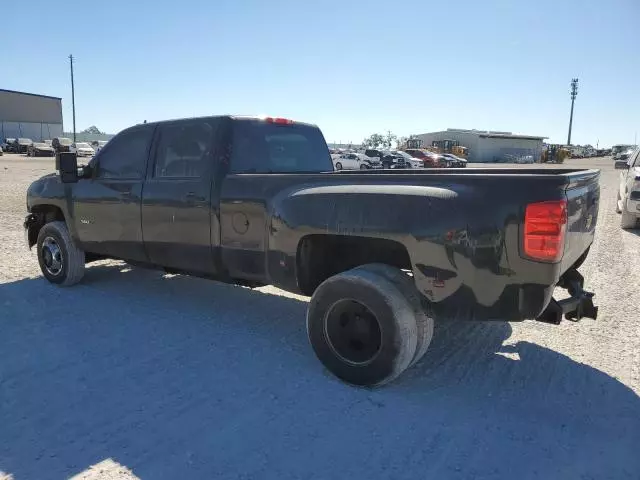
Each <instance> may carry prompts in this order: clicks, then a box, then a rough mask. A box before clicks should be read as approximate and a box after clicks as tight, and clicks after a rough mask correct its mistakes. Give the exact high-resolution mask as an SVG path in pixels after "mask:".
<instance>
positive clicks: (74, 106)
mask: <svg viewBox="0 0 640 480" xmlns="http://www.w3.org/2000/svg"><path fill="white" fill-rule="evenodd" d="M69 62H70V64H71V108H72V109H73V143H76V91H75V87H74V85H73V55H69Z"/></svg>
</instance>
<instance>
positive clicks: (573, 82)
mask: <svg viewBox="0 0 640 480" xmlns="http://www.w3.org/2000/svg"><path fill="white" fill-rule="evenodd" d="M570 93H571V116H570V117H569V137H568V138H567V145H571V127H572V126H573V104H574V102H575V101H576V96H578V79H577V78H572V79H571V92H570Z"/></svg>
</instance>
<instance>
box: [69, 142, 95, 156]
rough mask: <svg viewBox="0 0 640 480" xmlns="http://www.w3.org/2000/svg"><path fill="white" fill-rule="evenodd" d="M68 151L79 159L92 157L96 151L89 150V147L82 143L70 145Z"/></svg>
mask: <svg viewBox="0 0 640 480" xmlns="http://www.w3.org/2000/svg"><path fill="white" fill-rule="evenodd" d="M69 151H70V152H71V153H75V154H76V155H77V156H79V157H93V156H94V155H95V154H96V151H95V150H94V149H93V148H91V145H89V144H88V143H84V142H79V143H72V144H71V146H70V147H69Z"/></svg>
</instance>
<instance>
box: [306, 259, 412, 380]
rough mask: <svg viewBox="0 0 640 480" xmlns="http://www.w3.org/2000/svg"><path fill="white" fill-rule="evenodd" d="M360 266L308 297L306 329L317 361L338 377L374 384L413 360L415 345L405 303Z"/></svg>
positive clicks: (400, 295)
mask: <svg viewBox="0 0 640 480" xmlns="http://www.w3.org/2000/svg"><path fill="white" fill-rule="evenodd" d="M369 267H371V266H369V265H366V266H363V267H358V268H355V269H353V270H349V271H347V272H343V273H339V274H338V275H334V276H333V277H330V278H328V279H327V280H325V281H324V282H323V283H322V284H320V286H319V287H318V288H317V289H316V291H315V293H314V294H313V296H312V297H311V301H310V303H309V309H308V311H307V333H308V335H309V341H310V342H311V346H312V347H313V350H314V352H315V354H316V356H317V357H318V359H319V360H320V361H321V362H322V364H323V365H324V366H325V367H326V368H327V369H328V370H329V371H330V372H331V373H333V374H334V375H335V376H336V377H338V378H340V379H341V380H343V381H345V382H347V383H350V384H353V385H360V386H369V387H373V386H379V385H383V384H385V383H388V382H390V381H392V380H393V379H395V378H396V377H398V375H400V374H401V373H402V372H403V371H404V370H406V368H407V367H409V365H411V363H412V362H413V360H414V358H415V355H416V347H417V343H418V331H417V325H416V317H415V312H414V309H413V306H412V305H411V302H410V301H409V300H408V299H407V297H406V296H405V295H404V292H402V291H401V290H400V289H399V288H398V286H397V285H396V284H394V283H393V282H391V281H389V280H388V279H387V278H385V276H384V275H382V274H380V273H379V272H378V271H376V268H369Z"/></svg>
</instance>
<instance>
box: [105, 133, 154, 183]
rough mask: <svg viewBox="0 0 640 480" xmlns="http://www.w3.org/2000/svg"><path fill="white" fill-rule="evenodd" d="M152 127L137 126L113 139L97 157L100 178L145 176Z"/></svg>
mask: <svg viewBox="0 0 640 480" xmlns="http://www.w3.org/2000/svg"><path fill="white" fill-rule="evenodd" d="M152 133H153V129H152V128H148V127H145V128H135V129H132V130H127V131H124V132H122V133H120V134H118V135H116V136H115V137H113V139H111V141H110V142H109V143H108V145H106V146H105V147H104V148H103V149H102V150H100V154H99V155H98V156H97V157H96V160H97V161H98V162H99V168H98V177H99V178H125V179H126V178H130V179H136V178H142V177H143V176H144V171H145V166H146V163H147V156H148V154H149V144H150V143H151V135H152Z"/></svg>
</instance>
